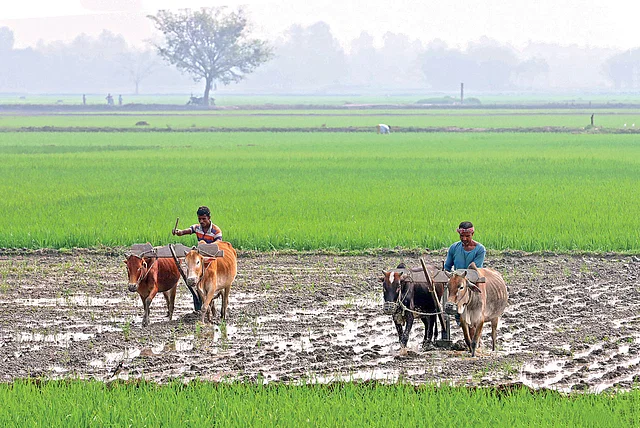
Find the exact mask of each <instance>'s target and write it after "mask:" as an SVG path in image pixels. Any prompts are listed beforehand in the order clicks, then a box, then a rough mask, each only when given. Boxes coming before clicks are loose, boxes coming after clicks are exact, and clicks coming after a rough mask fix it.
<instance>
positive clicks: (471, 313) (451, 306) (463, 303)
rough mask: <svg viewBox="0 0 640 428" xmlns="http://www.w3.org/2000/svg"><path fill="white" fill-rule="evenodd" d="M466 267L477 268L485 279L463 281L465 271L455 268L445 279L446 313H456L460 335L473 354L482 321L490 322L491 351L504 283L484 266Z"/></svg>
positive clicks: (503, 303) (504, 304) (503, 304)
mask: <svg viewBox="0 0 640 428" xmlns="http://www.w3.org/2000/svg"><path fill="white" fill-rule="evenodd" d="M469 269H473V270H477V271H478V275H479V276H480V277H485V279H486V282H484V283H483V282H478V283H477V284H472V283H471V282H469V280H467V278H466V275H467V272H466V271H462V272H459V271H456V272H454V274H453V275H452V276H451V278H449V283H448V288H449V299H448V301H447V308H446V309H447V313H451V312H454V313H455V312H457V313H458V314H460V325H461V327H462V332H463V334H464V341H465V343H466V344H467V347H468V348H469V350H470V351H471V356H472V357H475V356H476V348H477V345H478V343H479V341H480V337H481V335H482V327H483V325H484V323H485V322H491V339H492V344H493V348H492V349H493V350H494V351H495V350H496V330H497V328H498V321H499V319H500V317H501V316H502V314H503V312H504V308H506V307H507V299H508V295H507V286H506V284H505V283H504V279H502V275H500V273H499V272H497V271H495V270H493V269H488V268H480V269H478V268H476V265H475V263H471V265H470V266H469Z"/></svg>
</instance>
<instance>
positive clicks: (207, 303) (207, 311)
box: [202, 293, 215, 324]
mask: <svg viewBox="0 0 640 428" xmlns="http://www.w3.org/2000/svg"><path fill="white" fill-rule="evenodd" d="M212 306H213V293H208V294H207V295H206V296H204V298H203V299H202V309H203V311H202V323H203V324H204V322H205V318H206V319H207V320H208V321H209V322H213V321H212V316H211V312H212V308H211V307H212ZM214 310H215V309H214Z"/></svg>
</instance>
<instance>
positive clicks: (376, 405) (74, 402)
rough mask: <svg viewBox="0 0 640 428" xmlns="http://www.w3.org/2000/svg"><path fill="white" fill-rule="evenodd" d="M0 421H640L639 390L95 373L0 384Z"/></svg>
mask: <svg viewBox="0 0 640 428" xmlns="http://www.w3.org/2000/svg"><path fill="white" fill-rule="evenodd" d="M0 399H1V400H2V403H3V405H2V407H0V423H1V424H2V425H3V426H63V425H64V426H260V427H265V426H291V427H299V426H305V425H310V426H330V427H335V426H357V427H365V426H416V424H417V425H420V426H474V427H481V426H509V427H517V426H599V427H620V426H638V424H640V390H638V389H635V390H632V391H631V392H626V393H618V394H615V395H581V394H574V395H571V396H569V397H567V396H562V395H560V394H558V393H555V392H551V391H542V392H538V393H535V394H532V393H531V392H530V391H529V390H528V389H520V390H518V389H516V390H511V391H506V392H505V391H503V392H497V391H496V390H494V389H482V388H479V389H466V388H452V387H443V388H436V387H432V386H422V387H417V388H416V387H413V386H410V385H405V384H396V385H381V384H357V383H345V384H334V385H308V386H294V385H283V384H280V385H269V386H262V385H256V384H224V383H221V384H214V383H194V382H192V383H190V384H188V385H183V384H181V383H178V382H176V383H173V384H169V385H164V386H160V385H156V384H152V383H138V384H113V385H111V386H107V385H105V384H104V383H101V382H95V381H50V382H37V383H36V382H35V381H17V382H14V383H13V384H0Z"/></svg>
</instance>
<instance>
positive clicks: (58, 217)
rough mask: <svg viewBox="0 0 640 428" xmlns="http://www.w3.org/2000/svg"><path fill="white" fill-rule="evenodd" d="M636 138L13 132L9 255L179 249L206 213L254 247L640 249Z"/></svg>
mask: <svg viewBox="0 0 640 428" xmlns="http://www.w3.org/2000/svg"><path fill="white" fill-rule="evenodd" d="M639 168H640V145H639V144H637V137H635V136H633V135H574V134H510V133H500V134H492V133H488V134H447V133H440V134H392V135H384V136H383V135H376V134H348V133H336V134H333V133H331V134H327V133H324V134H304V133H224V134H216V133H195V134H191V133H189V134H166V133H145V134H139V133H114V134H111V133H3V134H0V194H1V195H2V198H0V212H2V216H0V246H1V247H30V248H40V247H57V248H60V247H75V246H78V247H87V246H95V245H109V246H111V245H129V244H132V243H136V242H147V241H149V242H152V243H153V244H156V245H161V244H165V243H167V242H172V241H176V240H177V241H181V242H184V243H186V244H191V243H193V238H192V237H190V236H185V237H181V238H175V237H172V236H171V235H170V230H171V229H172V228H173V226H174V224H175V219H176V217H180V226H181V227H186V226H188V225H190V224H193V223H195V220H196V215H195V211H196V208H197V207H198V206H199V205H208V206H209V207H210V208H211V210H212V213H213V214H212V216H213V222H214V223H216V224H217V225H218V226H220V227H221V228H222V230H223V232H224V237H225V239H227V240H229V241H231V242H232V243H234V244H235V246H236V247H238V248H242V249H262V250H265V249H274V248H276V249H284V248H294V249H299V250H304V249H317V248H336V249H355V250H357V249H364V248H372V247H395V246H402V247H422V248H425V247H428V248H443V247H446V246H448V245H450V244H451V242H453V241H455V240H456V239H458V236H457V234H456V233H455V228H456V226H457V225H458V223H459V222H460V221H463V220H471V221H473V222H474V223H475V225H476V229H477V232H476V238H477V240H479V241H480V242H482V243H483V244H485V245H486V246H487V247H488V248H493V249H507V248H511V249H522V250H528V251H535V250H592V251H638V250H640V229H638V228H637V227H635V226H634V224H635V223H634V221H635V219H636V218H638V217H640V200H639V199H638V198H637V197H636V195H637V190H638V188H639V187H640V174H638V170H639Z"/></svg>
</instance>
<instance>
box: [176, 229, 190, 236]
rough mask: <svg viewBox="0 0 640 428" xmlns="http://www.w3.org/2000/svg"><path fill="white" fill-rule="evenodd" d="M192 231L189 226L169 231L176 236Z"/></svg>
mask: <svg viewBox="0 0 640 428" xmlns="http://www.w3.org/2000/svg"><path fill="white" fill-rule="evenodd" d="M192 233H193V229H191V228H189V229H173V230H172V231H171V234H173V235H177V236H182V235H191V234H192Z"/></svg>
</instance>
